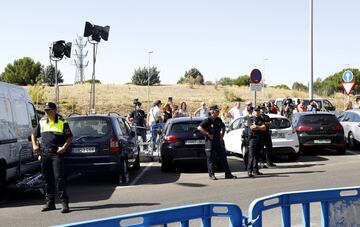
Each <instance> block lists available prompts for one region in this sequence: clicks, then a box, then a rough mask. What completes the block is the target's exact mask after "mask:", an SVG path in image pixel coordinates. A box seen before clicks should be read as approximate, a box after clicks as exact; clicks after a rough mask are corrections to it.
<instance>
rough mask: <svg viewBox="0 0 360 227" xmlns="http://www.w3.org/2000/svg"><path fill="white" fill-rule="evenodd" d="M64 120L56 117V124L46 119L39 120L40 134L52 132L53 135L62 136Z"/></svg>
mask: <svg viewBox="0 0 360 227" xmlns="http://www.w3.org/2000/svg"><path fill="white" fill-rule="evenodd" d="M65 123H66V121H65V120H63V119H61V118H60V117H57V122H51V121H49V120H48V118H41V120H40V133H44V132H52V133H55V134H62V133H63V131H64V124H65Z"/></svg>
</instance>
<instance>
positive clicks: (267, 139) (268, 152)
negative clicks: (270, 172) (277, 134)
mask: <svg viewBox="0 0 360 227" xmlns="http://www.w3.org/2000/svg"><path fill="white" fill-rule="evenodd" d="M262 118H263V120H264V123H265V126H266V130H265V133H264V145H265V148H266V149H265V150H264V155H263V161H264V162H266V165H267V167H273V166H276V165H275V164H274V163H273V162H272V152H273V145H272V140H271V131H270V127H271V123H272V122H271V118H270V117H269V115H267V114H265V112H262Z"/></svg>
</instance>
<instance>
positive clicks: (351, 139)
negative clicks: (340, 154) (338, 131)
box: [348, 132, 356, 149]
mask: <svg viewBox="0 0 360 227" xmlns="http://www.w3.org/2000/svg"><path fill="white" fill-rule="evenodd" d="M348 144H349V147H350V149H355V148H356V140H355V138H354V135H353V134H352V132H349V136H348Z"/></svg>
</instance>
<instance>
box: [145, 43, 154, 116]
mask: <svg viewBox="0 0 360 227" xmlns="http://www.w3.org/2000/svg"><path fill="white" fill-rule="evenodd" d="M152 53H154V51H152V50H151V51H148V55H149V62H148V63H149V64H148V78H147V82H148V89H147V99H148V112H149V111H150V55H151V54H152Z"/></svg>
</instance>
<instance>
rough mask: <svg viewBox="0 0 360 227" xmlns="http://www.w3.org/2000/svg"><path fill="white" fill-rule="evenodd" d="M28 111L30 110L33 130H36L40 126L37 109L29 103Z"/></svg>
mask: <svg viewBox="0 0 360 227" xmlns="http://www.w3.org/2000/svg"><path fill="white" fill-rule="evenodd" d="M27 109H28V112H29V114H30V121H31V126H32V127H33V128H36V126H37V125H38V119H37V115H36V113H35V108H34V106H33V104H31V103H29V102H28V103H27Z"/></svg>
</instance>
